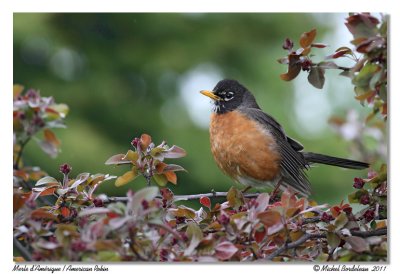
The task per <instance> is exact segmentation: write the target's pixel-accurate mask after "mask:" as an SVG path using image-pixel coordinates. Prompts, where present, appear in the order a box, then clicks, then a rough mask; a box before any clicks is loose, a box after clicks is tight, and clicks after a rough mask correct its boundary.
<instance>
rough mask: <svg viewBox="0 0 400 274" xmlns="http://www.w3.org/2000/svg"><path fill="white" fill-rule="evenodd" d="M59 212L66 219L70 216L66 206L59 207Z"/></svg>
mask: <svg viewBox="0 0 400 274" xmlns="http://www.w3.org/2000/svg"><path fill="white" fill-rule="evenodd" d="M60 212H61V215H62V216H63V217H65V218H68V217H69V216H70V215H71V210H70V209H69V208H68V207H66V206H63V207H61V208H60Z"/></svg>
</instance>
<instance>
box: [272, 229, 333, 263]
mask: <svg viewBox="0 0 400 274" xmlns="http://www.w3.org/2000/svg"><path fill="white" fill-rule="evenodd" d="M320 238H326V235H325V234H304V235H303V236H301V237H300V239H298V240H296V241H294V242H291V243H286V244H284V245H282V246H281V247H280V248H278V249H277V250H275V251H274V252H272V253H271V254H269V255H268V256H267V257H266V259H267V260H272V259H273V258H275V257H276V256H279V255H280V254H281V253H282V252H284V251H286V250H289V249H292V248H296V247H298V246H300V245H302V244H303V243H305V242H306V241H308V240H310V239H320Z"/></svg>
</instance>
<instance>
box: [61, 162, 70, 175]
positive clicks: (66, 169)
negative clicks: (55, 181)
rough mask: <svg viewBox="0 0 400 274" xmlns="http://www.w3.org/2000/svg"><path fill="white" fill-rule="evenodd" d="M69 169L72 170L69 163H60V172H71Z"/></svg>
mask: <svg viewBox="0 0 400 274" xmlns="http://www.w3.org/2000/svg"><path fill="white" fill-rule="evenodd" d="M71 170H72V168H71V166H70V165H69V164H62V165H61V166H60V172H61V173H62V174H68V173H70V172H71Z"/></svg>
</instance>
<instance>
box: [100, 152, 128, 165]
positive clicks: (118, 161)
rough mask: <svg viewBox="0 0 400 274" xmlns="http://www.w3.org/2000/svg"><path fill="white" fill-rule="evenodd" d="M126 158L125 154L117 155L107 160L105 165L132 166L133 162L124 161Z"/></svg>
mask: <svg viewBox="0 0 400 274" xmlns="http://www.w3.org/2000/svg"><path fill="white" fill-rule="evenodd" d="M124 158H125V154H116V155H113V156H111V157H110V158H108V159H107V161H106V162H105V163H104V164H106V165H122V164H131V161H128V160H123V159H124Z"/></svg>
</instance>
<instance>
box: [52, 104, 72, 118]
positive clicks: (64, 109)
mask: <svg viewBox="0 0 400 274" xmlns="http://www.w3.org/2000/svg"><path fill="white" fill-rule="evenodd" d="M49 107H50V108H51V109H53V110H55V111H57V112H58V113H59V114H60V117H61V118H65V116H67V114H68V112H69V107H68V105H66V104H54V105H51V106H49Z"/></svg>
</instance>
